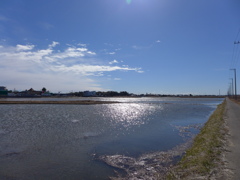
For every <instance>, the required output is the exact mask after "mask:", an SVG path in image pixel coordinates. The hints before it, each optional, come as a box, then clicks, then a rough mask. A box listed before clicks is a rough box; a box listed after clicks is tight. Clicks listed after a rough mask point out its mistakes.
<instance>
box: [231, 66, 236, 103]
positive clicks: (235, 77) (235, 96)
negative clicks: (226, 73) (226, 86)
mask: <svg viewBox="0 0 240 180" xmlns="http://www.w3.org/2000/svg"><path fill="white" fill-rule="evenodd" d="M230 70H233V71H234V81H235V99H237V79H236V78H237V77H236V69H230Z"/></svg>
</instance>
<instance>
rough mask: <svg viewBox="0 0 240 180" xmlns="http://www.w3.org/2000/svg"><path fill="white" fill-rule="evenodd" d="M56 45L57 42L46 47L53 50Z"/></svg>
mask: <svg viewBox="0 0 240 180" xmlns="http://www.w3.org/2000/svg"><path fill="white" fill-rule="evenodd" d="M58 44H59V42H56V41H53V42H52V44H50V45H49V46H48V47H49V48H54V47H55V46H56V45H58Z"/></svg>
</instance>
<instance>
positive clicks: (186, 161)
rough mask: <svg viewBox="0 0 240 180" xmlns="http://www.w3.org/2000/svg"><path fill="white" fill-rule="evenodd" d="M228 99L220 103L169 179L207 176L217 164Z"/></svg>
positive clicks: (168, 175) (168, 176) (169, 174)
mask: <svg viewBox="0 0 240 180" xmlns="http://www.w3.org/2000/svg"><path fill="white" fill-rule="evenodd" d="M225 106H226V101H224V102H223V103H222V104H220V105H219V106H218V107H217V109H216V110H215V111H214V113H213V114H212V115H211V116H210V118H209V120H208V121H207V123H206V124H205V125H204V127H203V128H202V129H201V131H200V133H199V134H198V135H197V136H196V137H195V139H194V141H193V145H192V147H191V148H190V149H188V150H187V151H186V154H185V155H184V156H183V158H182V159H181V161H180V162H179V163H178V164H177V165H176V167H174V168H173V169H172V170H171V171H170V172H169V173H168V174H167V179H169V180H171V179H192V178H189V177H193V176H196V175H198V176H207V175H208V174H209V173H210V172H211V170H212V169H213V168H214V167H215V166H216V165H217V163H216V162H217V161H218V157H219V156H220V154H221V146H222V145H223V143H222V141H221V139H222V138H223V131H222V130H223V124H224V120H223V116H224V110H225Z"/></svg>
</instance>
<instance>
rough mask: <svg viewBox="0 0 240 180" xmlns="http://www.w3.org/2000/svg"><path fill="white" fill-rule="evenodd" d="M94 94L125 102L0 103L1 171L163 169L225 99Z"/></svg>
mask: <svg viewBox="0 0 240 180" xmlns="http://www.w3.org/2000/svg"><path fill="white" fill-rule="evenodd" d="M13 99H14V100H16V99H15V98H13ZM45 99H47V100H64V99H62V98H60V99H59V98H56V99H52V98H45ZM66 99H67V100H69V98H66ZM82 99H83V98H72V99H71V100H82ZM89 99H94V100H104V101H119V102H122V103H117V104H98V105H60V104H59V105H58V104H57V105H50V104H47V105H46V104H34V105H29V104H22V105H19V104H18V105H0V179H29V180H30V179H90V180H91V179H108V178H109V177H110V176H111V177H113V176H116V175H117V174H118V175H121V176H124V175H126V173H128V174H129V177H130V176H131V174H134V173H135V175H136V173H139V176H140V175H141V173H142V174H144V175H146V174H149V172H151V173H154V172H155V171H156V169H154V167H159V168H161V167H162V170H163V171H164V168H166V167H167V165H169V164H171V163H172V160H173V161H174V160H177V159H178V158H179V157H180V156H181V153H182V152H183V151H184V148H185V147H187V146H188V140H189V139H191V137H192V136H194V134H196V133H198V132H199V129H200V128H201V127H202V125H203V124H204V123H205V122H206V121H207V120H208V117H209V116H210V114H211V113H212V112H213V111H214V110H215V109H216V106H217V105H218V104H219V103H221V102H222V100H223V99H210V98H209V99H202V98H198V99H194V98H189V99H183V98H85V99H84V100H89ZM9 100H12V99H9ZM18 100H19V101H21V100H24V99H18ZM28 100H29V99H28ZM32 100H35V99H32ZM37 100H39V98H37ZM169 152H170V153H169ZM168 156H169V157H168ZM169 160H171V161H169ZM154 163H155V165H156V166H152V165H153V164H154ZM134 169H135V170H134ZM138 170H139V171H138ZM116 172H117V173H116Z"/></svg>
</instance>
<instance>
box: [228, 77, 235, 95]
mask: <svg viewBox="0 0 240 180" xmlns="http://www.w3.org/2000/svg"><path fill="white" fill-rule="evenodd" d="M229 79H231V80H232V83H231V84H232V87H231V89H232V92H231V94H232V96H234V89H233V78H229Z"/></svg>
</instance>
